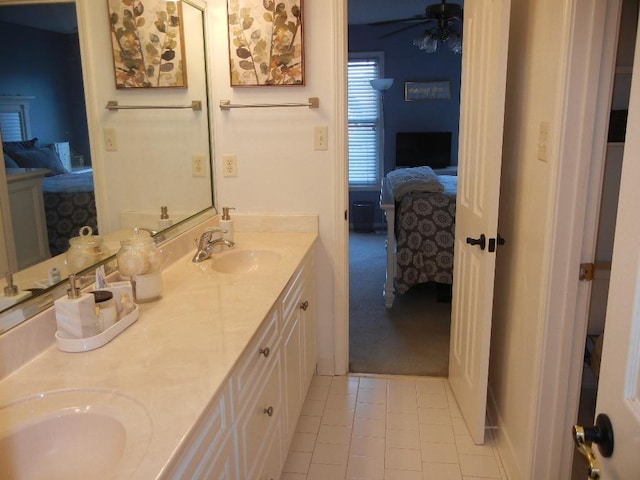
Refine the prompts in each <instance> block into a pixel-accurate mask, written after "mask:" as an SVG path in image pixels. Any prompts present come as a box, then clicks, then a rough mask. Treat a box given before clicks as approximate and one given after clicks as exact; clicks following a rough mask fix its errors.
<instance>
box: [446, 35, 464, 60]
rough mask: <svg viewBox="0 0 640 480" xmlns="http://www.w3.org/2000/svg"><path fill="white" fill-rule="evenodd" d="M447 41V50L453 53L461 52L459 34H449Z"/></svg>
mask: <svg viewBox="0 0 640 480" xmlns="http://www.w3.org/2000/svg"><path fill="white" fill-rule="evenodd" d="M447 43H448V45H449V50H451V51H452V52H453V53H457V54H458V55H460V54H462V39H461V38H460V37H459V36H457V35H455V36H453V35H452V36H450V37H449V41H448V42H447Z"/></svg>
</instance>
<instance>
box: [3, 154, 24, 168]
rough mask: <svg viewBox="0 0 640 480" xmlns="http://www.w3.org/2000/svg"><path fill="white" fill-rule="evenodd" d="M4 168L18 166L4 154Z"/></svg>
mask: <svg viewBox="0 0 640 480" xmlns="http://www.w3.org/2000/svg"><path fill="white" fill-rule="evenodd" d="M4 168H20V167H19V166H18V164H17V163H16V162H15V160H14V159H13V158H11V157H10V156H9V155H7V154H6V153H5V154H4Z"/></svg>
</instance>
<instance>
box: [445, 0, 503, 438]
mask: <svg viewBox="0 0 640 480" xmlns="http://www.w3.org/2000/svg"><path fill="white" fill-rule="evenodd" d="M510 8H511V3H510V0H472V1H467V2H465V5H464V32H463V42H464V45H463V48H464V53H463V55H462V79H463V80H462V91H461V101H460V146H459V165H458V175H459V179H458V199H457V205H456V235H455V237H456V240H455V242H456V244H455V251H454V259H455V260H454V271H453V275H454V282H453V286H454V291H453V304H452V312H451V343H450V350H449V383H450V384H451V388H452V389H453V393H454V394H455V397H456V400H457V401H458V405H459V406H460V410H461V411H462V415H463V416H464V419H465V421H466V423H467V426H468V427H469V431H470V432H471V436H472V438H473V441H474V442H476V443H484V427H485V414H486V403H487V376H488V371H489V344H490V341H491V314H492V305H493V279H494V273H495V255H496V254H495V248H492V249H493V250H494V251H493V252H491V251H489V250H490V243H492V242H491V240H493V242H495V239H496V236H497V227H498V201H499V196H500V168H501V164H502V130H503V123H504V96H505V83H506V70H507V46H508V37H509V14H510ZM481 235H484V237H485V242H486V244H485V246H484V249H481V248H480V246H479V245H470V244H468V243H467V239H480V237H481ZM494 246H495V245H492V247H494Z"/></svg>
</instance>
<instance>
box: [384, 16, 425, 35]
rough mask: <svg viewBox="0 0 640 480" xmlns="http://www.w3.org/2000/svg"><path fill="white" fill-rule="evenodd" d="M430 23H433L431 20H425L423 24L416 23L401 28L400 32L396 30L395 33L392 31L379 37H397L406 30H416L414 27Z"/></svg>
mask: <svg viewBox="0 0 640 480" xmlns="http://www.w3.org/2000/svg"><path fill="white" fill-rule="evenodd" d="M430 21H431V20H423V21H422V22H419V23H414V24H413V25H408V26H406V27H402V28H399V29H398V30H394V31H392V32H389V33H385V34H384V35H381V36H380V37H378V38H387V37H390V36H392V35H396V34H398V33H400V32H404V31H405V30H409V29H411V28H414V27H419V26H420V25H422V24H424V23H428V22H430Z"/></svg>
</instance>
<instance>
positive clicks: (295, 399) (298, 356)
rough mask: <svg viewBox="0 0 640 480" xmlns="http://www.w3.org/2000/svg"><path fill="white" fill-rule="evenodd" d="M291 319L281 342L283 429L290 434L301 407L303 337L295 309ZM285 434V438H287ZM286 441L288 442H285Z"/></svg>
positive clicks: (302, 398)
mask: <svg viewBox="0 0 640 480" xmlns="http://www.w3.org/2000/svg"><path fill="white" fill-rule="evenodd" d="M292 317H293V318H291V319H288V320H287V323H288V325H289V326H290V329H289V330H287V331H285V335H286V336H285V338H284V342H283V349H282V353H283V357H284V371H285V377H284V378H285V385H286V390H285V402H286V405H287V415H286V419H285V420H286V421H285V431H286V432H287V433H288V434H292V432H293V429H294V428H295V426H296V423H297V421H298V415H299V414H300V410H301V408H302V402H303V401H304V397H303V381H302V379H303V374H304V372H303V368H304V363H303V348H304V343H303V341H304V340H303V338H302V325H301V323H300V314H299V313H298V311H297V310H294V311H293V312H292ZM289 436H290V435H287V440H289ZM287 443H288V442H287Z"/></svg>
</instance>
